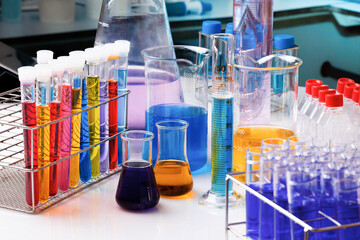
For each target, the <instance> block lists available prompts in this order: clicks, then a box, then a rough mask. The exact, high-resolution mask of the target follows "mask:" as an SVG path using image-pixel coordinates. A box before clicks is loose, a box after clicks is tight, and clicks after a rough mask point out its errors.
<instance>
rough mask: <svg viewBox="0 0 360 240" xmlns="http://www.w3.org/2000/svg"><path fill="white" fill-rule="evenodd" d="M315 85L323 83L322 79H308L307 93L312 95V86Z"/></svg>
mask: <svg viewBox="0 0 360 240" xmlns="http://www.w3.org/2000/svg"><path fill="white" fill-rule="evenodd" d="M315 85H322V81H321V80H317V79H309V80H307V81H306V83H305V93H306V94H310V95H311V87H312V86H315Z"/></svg>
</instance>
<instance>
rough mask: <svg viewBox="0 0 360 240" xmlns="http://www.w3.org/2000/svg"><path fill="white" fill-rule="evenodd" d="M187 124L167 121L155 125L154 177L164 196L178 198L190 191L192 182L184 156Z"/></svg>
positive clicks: (181, 121) (179, 121)
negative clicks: (155, 154)
mask: <svg viewBox="0 0 360 240" xmlns="http://www.w3.org/2000/svg"><path fill="white" fill-rule="evenodd" d="M188 126H189V123H188V122H186V121H183V120H167V121H161V122H157V123H156V127H157V129H158V149H159V150H158V156H157V160H156V165H155V169H154V172H155V177H156V182H157V186H158V189H159V191H160V194H161V195H164V196H179V195H183V194H185V193H188V192H189V191H191V189H192V187H193V180H192V177H191V172H190V168H189V163H188V158H187V154H186V130H187V127H188Z"/></svg>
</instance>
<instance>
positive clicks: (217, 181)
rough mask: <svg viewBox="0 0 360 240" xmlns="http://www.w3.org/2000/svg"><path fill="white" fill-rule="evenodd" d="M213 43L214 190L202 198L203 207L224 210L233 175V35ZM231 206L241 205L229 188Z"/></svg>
mask: <svg viewBox="0 0 360 240" xmlns="http://www.w3.org/2000/svg"><path fill="white" fill-rule="evenodd" d="M211 39H212V44H213V45H212V49H213V50H212V53H213V55H212V71H213V72H212V102H213V105H212V126H211V159H212V166H211V168H212V169H211V189H210V191H208V192H207V193H205V194H204V195H202V196H201V199H200V203H201V204H205V205H209V206H214V207H224V206H225V194H226V182H225V177H226V174H227V173H231V172H232V157H233V155H232V151H233V120H234V119H233V102H234V79H233V52H234V46H233V44H234V37H233V35H231V34H214V35H212V36H211ZM229 192H230V198H229V206H235V205H237V204H238V201H237V199H236V197H235V196H234V195H233V192H232V186H231V185H230V186H229Z"/></svg>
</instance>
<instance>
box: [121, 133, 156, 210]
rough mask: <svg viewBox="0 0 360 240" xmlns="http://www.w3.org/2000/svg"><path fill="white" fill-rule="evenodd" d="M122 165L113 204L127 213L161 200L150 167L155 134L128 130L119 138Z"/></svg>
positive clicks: (150, 206) (152, 205)
mask: <svg viewBox="0 0 360 240" xmlns="http://www.w3.org/2000/svg"><path fill="white" fill-rule="evenodd" d="M120 136H121V140H122V147H123V151H122V152H123V164H122V172H121V175H120V179H119V184H118V187H117V190H116V202H117V204H118V205H119V206H121V207H123V208H125V209H129V210H144V209H149V208H153V207H155V206H156V205H157V204H158V202H159V199H160V194H159V190H158V188H157V186H156V180H155V175H154V171H153V167H152V154H151V148H152V140H153V138H154V134H153V133H151V132H148V131H142V130H130V131H126V132H123V133H122V134H121V135H120Z"/></svg>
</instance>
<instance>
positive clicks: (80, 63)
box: [69, 56, 85, 73]
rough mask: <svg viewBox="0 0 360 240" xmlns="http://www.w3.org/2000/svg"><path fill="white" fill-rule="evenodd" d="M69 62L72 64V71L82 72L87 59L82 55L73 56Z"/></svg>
mask: <svg viewBox="0 0 360 240" xmlns="http://www.w3.org/2000/svg"><path fill="white" fill-rule="evenodd" d="M69 62H70V64H71V71H72V72H77V73H80V72H82V71H83V69H84V64H85V60H84V59H83V58H82V57H80V56H78V57H71V59H70V61H69Z"/></svg>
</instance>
